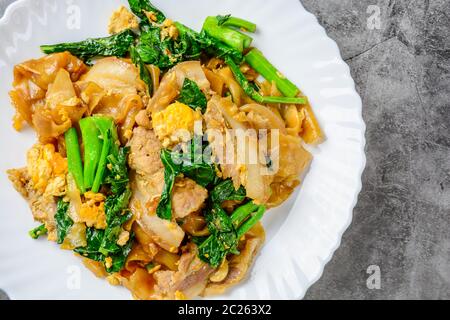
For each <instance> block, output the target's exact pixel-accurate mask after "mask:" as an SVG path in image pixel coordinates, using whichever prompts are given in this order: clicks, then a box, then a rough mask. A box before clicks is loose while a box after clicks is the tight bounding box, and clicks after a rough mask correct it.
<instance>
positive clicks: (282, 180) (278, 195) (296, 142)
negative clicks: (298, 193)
mask: <svg viewBox="0 0 450 320" xmlns="http://www.w3.org/2000/svg"><path fill="white" fill-rule="evenodd" d="M278 157H279V159H278V161H279V169H278V171H277V172H276V174H275V176H274V177H273V178H274V180H273V183H272V184H271V190H272V193H271V195H270V198H269V200H268V201H267V206H269V207H276V206H278V205H280V204H281V203H282V202H284V201H285V200H286V199H287V198H288V197H289V196H290V195H291V193H292V192H293V191H294V189H295V187H297V186H298V185H299V184H300V181H299V177H301V176H302V174H304V172H305V171H306V170H307V169H308V167H309V165H310V163H311V160H312V155H311V154H310V153H309V152H308V151H307V150H306V149H305V148H304V147H303V146H302V143H301V140H300V138H299V137H293V136H291V135H283V134H281V135H280V142H279V156H278ZM272 160H273V159H272Z"/></svg>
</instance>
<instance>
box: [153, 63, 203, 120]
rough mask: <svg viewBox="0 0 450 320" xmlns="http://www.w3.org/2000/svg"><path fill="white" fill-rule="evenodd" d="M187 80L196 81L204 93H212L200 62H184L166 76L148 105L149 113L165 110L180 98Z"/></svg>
mask: <svg viewBox="0 0 450 320" xmlns="http://www.w3.org/2000/svg"><path fill="white" fill-rule="evenodd" d="M186 78H188V79H190V80H192V81H194V82H195V83H196V84H197V85H198V86H199V88H200V89H201V90H202V91H203V92H204V93H209V92H210V90H211V87H210V84H209V81H208V79H207V78H206V76H205V73H204V72H203V69H202V66H201V65H200V61H186V62H182V63H179V64H177V65H176V66H175V67H173V68H172V69H170V70H169V71H168V72H167V73H166V74H165V75H164V77H163V78H162V80H161V84H160V86H159V88H158V90H157V91H156V92H155V95H154V96H153V98H152V99H151V100H150V103H149V104H148V107H147V111H148V112H149V113H154V112H159V111H162V110H164V109H165V108H166V107H167V106H168V105H169V104H171V103H172V102H173V101H174V100H175V99H176V98H177V97H178V95H179V94H180V91H181V88H182V87H183V83H184V80H185V79H186Z"/></svg>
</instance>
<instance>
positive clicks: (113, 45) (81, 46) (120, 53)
mask: <svg viewBox="0 0 450 320" xmlns="http://www.w3.org/2000/svg"><path fill="white" fill-rule="evenodd" d="M134 37H135V35H134V33H133V32H132V31H131V30H125V31H122V32H120V33H118V34H115V35H112V36H110V37H106V38H96V39H87V40H84V41H80V42H73V43H59V44H54V45H43V46H41V50H42V52H44V53H46V54H50V53H56V52H64V51H69V52H70V53H71V54H73V55H74V56H77V57H79V58H80V59H82V60H84V61H89V60H90V59H92V58H94V57H97V56H105V57H106V56H117V57H125V56H126V55H127V53H128V51H129V49H130V46H131V45H132V44H133V42H134Z"/></svg>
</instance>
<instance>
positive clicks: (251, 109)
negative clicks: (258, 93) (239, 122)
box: [241, 103, 286, 134]
mask: <svg viewBox="0 0 450 320" xmlns="http://www.w3.org/2000/svg"><path fill="white" fill-rule="evenodd" d="M241 110H242V111H244V112H247V113H248V114H247V118H248V119H249V121H250V123H251V124H252V125H253V128H255V129H257V130H259V129H267V130H272V129H278V130H280V132H281V133H284V134H285V133H286V125H285V123H284V121H283V118H281V117H280V116H279V115H278V114H276V113H275V112H273V111H272V110H271V109H269V108H268V107H266V106H263V105H260V104H256V103H251V104H246V105H244V106H242V107H241Z"/></svg>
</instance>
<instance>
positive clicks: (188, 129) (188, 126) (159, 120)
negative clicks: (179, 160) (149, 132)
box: [153, 102, 202, 147]
mask: <svg viewBox="0 0 450 320" xmlns="http://www.w3.org/2000/svg"><path fill="white" fill-rule="evenodd" d="M201 120H202V115H201V113H200V112H199V111H194V110H192V109H191V108H190V107H189V106H187V105H185V104H183V103H180V102H175V103H173V104H171V105H170V106H168V107H167V108H166V109H164V110H163V111H160V112H157V113H155V114H154V115H153V128H154V130H155V133H156V135H157V136H158V138H159V140H161V142H162V144H163V146H164V147H168V146H170V145H172V144H176V143H178V142H182V141H183V142H186V141H189V140H190V139H191V138H192V134H193V132H194V124H195V122H196V121H201Z"/></svg>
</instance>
